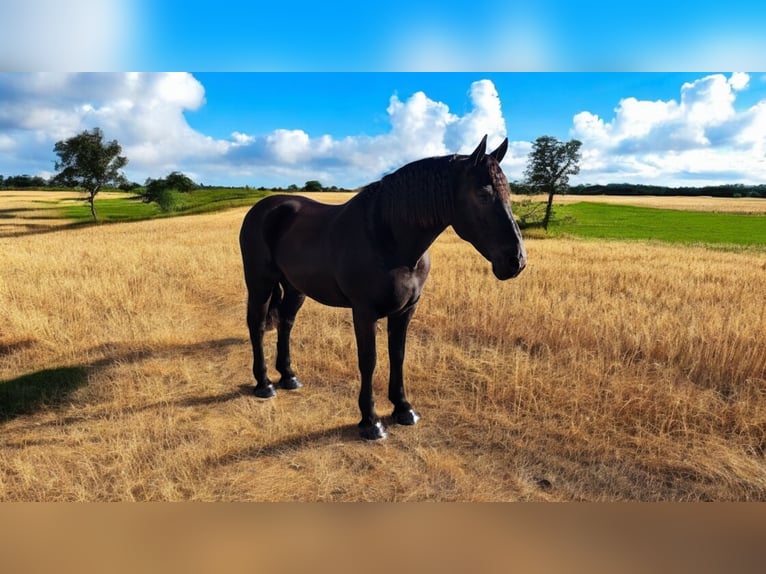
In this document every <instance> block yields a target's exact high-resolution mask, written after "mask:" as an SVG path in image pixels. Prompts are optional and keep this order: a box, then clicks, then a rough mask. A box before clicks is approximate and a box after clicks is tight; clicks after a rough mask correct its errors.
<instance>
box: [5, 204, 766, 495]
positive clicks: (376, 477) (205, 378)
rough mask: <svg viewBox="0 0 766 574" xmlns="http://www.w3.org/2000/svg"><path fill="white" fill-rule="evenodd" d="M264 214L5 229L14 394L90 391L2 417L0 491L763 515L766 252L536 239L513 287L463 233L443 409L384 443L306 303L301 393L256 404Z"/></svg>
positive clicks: (8, 360) (424, 329)
mask: <svg viewBox="0 0 766 574" xmlns="http://www.w3.org/2000/svg"><path fill="white" fill-rule="evenodd" d="M245 211H246V210H244V209H238V210H233V211H229V212H225V213H221V214H214V215H201V216H192V217H182V218H175V219H165V220H159V221H147V222H141V223H132V224H113V225H108V226H95V227H87V228H81V229H74V230H71V229H70V230H66V231H60V232H52V233H46V234H40V235H27V236H23V237H15V238H8V237H5V238H0V269H2V273H1V274H0V326H1V328H2V331H0V386H3V385H6V386H7V385H9V384H11V383H13V382H14V381H16V380H17V379H18V378H19V377H23V376H26V375H33V374H35V373H40V372H43V375H42V376H44V377H49V378H50V384H51V385H56V384H57V377H58V376H59V373H61V372H62V371H64V369H65V368H66V372H67V373H70V374H71V373H74V374H75V375H76V376H80V377H81V378H82V381H81V382H82V383H83V384H82V385H81V386H79V388H77V389H74V390H71V391H68V392H67V393H66V394H65V395H64V396H63V397H61V398H60V399H59V400H58V401H56V402H53V403H49V404H42V405H38V406H37V407H36V408H35V409H34V411H33V412H31V413H28V414H17V415H14V416H11V417H6V420H4V421H3V422H0V425H1V426H2V439H0V445H2V446H1V448H0V500H5V501H10V500H44V501H53V500H391V501H404V500H480V501H483V500H554V501H557V500H766V463H765V462H764V450H765V449H766V338H764V337H763V328H764V325H766V316H765V311H764V308H765V307H766V306H765V305H764V302H765V301H764V297H763V277H764V276H765V275H766V252H764V251H746V252H734V253H730V252H725V251H719V250H715V251H714V250H706V249H704V248H690V247H672V246H666V245H661V244H654V243H641V242H630V243H627V242H626V243H621V242H595V241H579V240H552V239H547V240H530V241H529V242H528V245H527V247H528V252H529V267H528V268H527V270H525V272H524V273H523V274H522V275H521V276H520V277H519V278H518V279H516V280H512V281H509V282H503V283H501V282H498V281H497V280H496V279H495V278H494V277H493V276H492V274H491V272H490V270H489V264H488V263H487V262H486V261H484V260H483V259H482V258H481V257H480V256H479V255H478V254H477V253H476V252H475V251H473V249H472V248H471V247H470V246H469V245H467V244H465V243H463V242H462V241H460V240H459V239H458V238H457V237H456V236H455V235H454V233H453V232H452V231H451V230H448V232H446V233H445V234H444V235H443V236H442V237H441V238H440V239H439V240H438V241H437V243H436V244H435V245H434V247H433V249H432V262H433V266H432V274H431V277H430V279H429V282H428V284H427V285H426V288H425V291H424V295H423V299H422V303H421V306H420V309H419V310H418V312H417V314H416V315H415V318H414V320H413V323H412V326H411V329H410V336H409V342H408V348H407V361H406V364H405V369H406V381H407V388H408V392H409V395H410V399H411V400H412V402H413V404H414V405H415V407H416V408H417V409H418V410H419V411H420V413H421V415H422V416H423V418H422V420H421V422H420V423H419V424H418V425H417V426H415V427H396V426H392V427H390V429H389V438H388V439H387V440H386V441H383V442H379V443H374V444H369V443H364V442H362V441H360V440H358V438H357V432H356V422H357V420H358V416H359V414H358V409H357V405H356V398H357V393H358V390H359V383H358V372H357V368H356V352H355V347H354V340H353V332H352V331H353V329H352V326H351V320H350V319H351V317H350V312H349V311H348V310H343V309H331V308H327V307H323V306H321V305H319V304H316V303H314V302H312V301H309V302H307V303H306V305H305V306H304V308H303V310H302V311H301V313H300V314H299V316H298V321H297V323H296V327H295V330H294V335H293V361H294V366H295V368H296V371H297V372H298V375H299V376H300V377H301V379H302V380H303V382H304V384H305V386H304V388H303V389H301V390H300V391H297V392H293V393H288V392H284V391H283V392H280V394H279V396H278V397H277V398H276V399H274V400H271V401H259V400H257V399H255V398H254V397H253V396H252V395H251V394H250V392H249V391H250V387H251V385H252V381H251V375H250V364H251V355H250V347H249V343H248V341H247V339H246V337H247V331H246V327H245V320H244V316H245V289H244V282H243V280H242V271H241V263H240V259H239V251H238V245H237V234H238V231H239V225H240V223H241V220H242V217H243V215H244V213H245ZM267 340H268V351H269V353H270V363H272V364H273V345H274V341H275V333H273V332H272V333H269V334H268V336H267ZM378 343H379V366H378V370H377V373H376V379H375V387H376V397H377V399H378V408H379V412H381V414H388V413H389V412H390V406H389V405H388V403H387V400H386V398H385V394H386V391H385V383H386V381H387V355H386V352H385V325H384V324H381V326H380V329H379V341H378ZM78 374H79V375H78ZM0 391H1V389H0Z"/></svg>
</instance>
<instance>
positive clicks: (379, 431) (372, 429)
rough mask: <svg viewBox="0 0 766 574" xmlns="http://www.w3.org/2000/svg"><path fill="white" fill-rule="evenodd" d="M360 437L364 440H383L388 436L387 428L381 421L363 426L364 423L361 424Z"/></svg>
mask: <svg viewBox="0 0 766 574" xmlns="http://www.w3.org/2000/svg"><path fill="white" fill-rule="evenodd" d="M359 435H360V436H361V437H362V438H363V439H364V440H381V439H384V438H386V437H387V436H388V435H387V434H386V427H384V426H383V423H382V422H380V421H376V422H375V423H374V424H371V425H363V424H362V423H359Z"/></svg>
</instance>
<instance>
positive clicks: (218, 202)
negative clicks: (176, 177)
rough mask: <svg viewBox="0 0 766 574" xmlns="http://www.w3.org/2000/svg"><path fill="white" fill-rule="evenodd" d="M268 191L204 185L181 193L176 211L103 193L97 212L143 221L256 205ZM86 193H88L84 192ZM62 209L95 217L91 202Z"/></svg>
mask: <svg viewBox="0 0 766 574" xmlns="http://www.w3.org/2000/svg"><path fill="white" fill-rule="evenodd" d="M267 194H268V192H266V191H259V190H255V189H246V188H204V189H197V190H194V191H193V192H190V193H178V194H177V195H176V197H177V204H176V206H175V209H174V210H173V211H168V212H163V211H162V210H161V209H160V207H159V205H157V204H156V203H144V202H143V201H142V200H141V198H140V197H139V196H135V197H128V198H126V197H114V198H113V197H109V194H108V193H107V194H101V195H100V196H98V198H97V200H96V215H97V216H98V218H99V220H100V221H139V220H142V219H151V218H155V217H169V216H173V215H189V214H192V213H208V212H213V211H219V210H221V209H229V208H232V207H242V206H245V205H252V204H253V203H255V202H257V201H258V200H259V199H262V198H263V197H264V196H266V195H267ZM83 197H84V194H83ZM59 213H60V214H61V216H62V217H64V218H66V219H72V220H74V221H76V222H87V221H90V220H91V219H92V217H91V214H90V208H89V207H88V203H87V202H86V201H85V200H84V199H83V201H82V202H79V203H75V204H71V205H66V206H64V207H62V208H60V211H59Z"/></svg>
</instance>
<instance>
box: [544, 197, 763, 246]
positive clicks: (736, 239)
mask: <svg viewBox="0 0 766 574" xmlns="http://www.w3.org/2000/svg"><path fill="white" fill-rule="evenodd" d="M554 205H555V204H554ZM554 214H555V217H554V220H553V221H552V224H551V225H550V226H549V228H548V234H547V235H548V237H561V236H574V237H583V238H593V239H644V240H655V241H664V242H669V243H687V244H707V245H716V246H726V245H731V246H766V215H750V214H747V215H746V214H734V213H713V212H704V211H681V210H674V209H656V208H649V207H633V206H626V205H608V204H604V203H590V202H582V203H574V204H571V205H555V207H554Z"/></svg>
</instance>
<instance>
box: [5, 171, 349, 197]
mask: <svg viewBox="0 0 766 574" xmlns="http://www.w3.org/2000/svg"><path fill="white" fill-rule="evenodd" d="M182 178H185V179H188V178H186V176H184V175H183V174H182V173H179V172H172V173H170V174H169V175H168V176H167V177H165V178H163V179H159V180H155V179H152V178H148V179H147V180H146V182H145V183H144V184H143V185H142V184H140V183H136V182H130V181H129V182H125V183H123V184H121V185H120V186H119V189H121V190H123V191H137V192H138V193H141V192H142V191H143V190H144V189H151V187H152V185H153V184H154V185H155V186H156V184H158V183H163V182H167V183H168V184H169V186H170V187H171V188H173V189H176V190H178V191H191V190H192V189H204V188H218V189H240V188H241V189H258V190H261V191H328V192H332V191H352V190H350V189H346V188H343V187H337V186H335V185H332V186H329V187H326V186H324V185H322V184H321V183H320V182H318V181H316V180H310V181H307V182H306V183H305V184H304V185H303V186H298V185H295V184H292V185H289V186H287V187H268V188H267V187H263V186H261V187H257V188H256V187H253V186H250V185H241V186H226V185H212V186H210V185H204V184H202V183H200V184H197V183H194V182H193V181H191V180H188V184H189V185H174V184H175V183H177V181H180V180H181V179H182ZM0 189H65V188H63V187H61V186H60V185H55V184H53V183H52V182H51V180H49V179H45V178H44V177H41V176H39V175H10V176H3V175H0Z"/></svg>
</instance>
